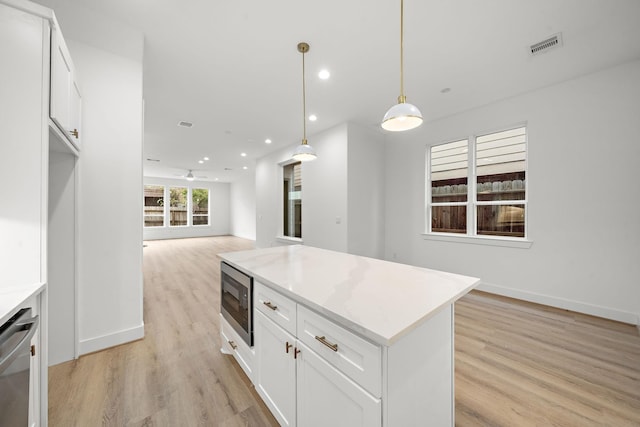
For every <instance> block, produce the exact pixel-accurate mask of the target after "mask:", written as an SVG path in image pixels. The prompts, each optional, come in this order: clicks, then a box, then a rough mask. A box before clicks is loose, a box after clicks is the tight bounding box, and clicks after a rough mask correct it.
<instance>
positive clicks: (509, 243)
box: [422, 233, 533, 249]
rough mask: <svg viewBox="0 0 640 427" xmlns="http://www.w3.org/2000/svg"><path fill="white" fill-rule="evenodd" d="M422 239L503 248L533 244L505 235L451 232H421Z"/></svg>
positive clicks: (531, 241) (530, 241) (524, 246)
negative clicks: (491, 235)
mask: <svg viewBox="0 0 640 427" xmlns="http://www.w3.org/2000/svg"><path fill="white" fill-rule="evenodd" d="M422 238H423V239H424V240H435V241H438V242H452V243H468V244H473V245H488V246H502V247H505V248H520V249H529V248H530V247H531V245H533V240H526V239H509V238H505V237H488V236H455V235H451V234H437V233H429V234H422Z"/></svg>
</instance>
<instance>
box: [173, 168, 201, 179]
mask: <svg viewBox="0 0 640 427" xmlns="http://www.w3.org/2000/svg"><path fill="white" fill-rule="evenodd" d="M176 176H179V177H181V178H184V179H186V180H187V181H193V180H195V179H196V178H198V179H207V178H208V177H207V176H204V175H194V174H193V169H189V170H188V172H187V173H186V174H183V175H176Z"/></svg>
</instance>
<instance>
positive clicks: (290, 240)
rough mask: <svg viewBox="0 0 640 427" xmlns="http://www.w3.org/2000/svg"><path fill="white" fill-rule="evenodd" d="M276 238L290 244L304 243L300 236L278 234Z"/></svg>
mask: <svg viewBox="0 0 640 427" xmlns="http://www.w3.org/2000/svg"><path fill="white" fill-rule="evenodd" d="M276 240H277V241H279V242H282V243H288V244H290V245H302V244H303V243H304V242H303V241H302V239H301V238H300V237H289V236H276Z"/></svg>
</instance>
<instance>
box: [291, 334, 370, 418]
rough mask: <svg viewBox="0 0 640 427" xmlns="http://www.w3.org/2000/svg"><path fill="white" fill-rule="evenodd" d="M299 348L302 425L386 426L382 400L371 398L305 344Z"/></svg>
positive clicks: (299, 407)
mask: <svg viewBox="0 0 640 427" xmlns="http://www.w3.org/2000/svg"><path fill="white" fill-rule="evenodd" d="M298 345H299V346H300V347H299V350H300V353H299V354H298V366H297V368H298V375H297V376H298V382H297V386H298V388H297V391H298V408H297V409H298V417H297V421H298V425H299V426H305V427H323V426H345V427H346V426H353V427H377V426H380V425H381V424H382V418H381V413H380V407H381V405H380V399H376V398H374V397H373V396H371V395H370V394H369V393H367V392H366V391H365V390H363V389H362V388H361V387H360V386H359V385H358V384H356V383H355V382H353V381H351V380H350V379H349V378H347V377H346V376H345V375H343V374H342V373H340V371H338V370H337V369H336V368H334V367H333V366H331V365H330V364H329V362H327V361H326V360H325V359H323V358H322V357H320V356H319V355H318V354H317V353H315V352H314V351H313V350H311V349H310V348H308V347H307V346H305V345H304V344H298ZM379 375H380V373H379V372H378V377H379Z"/></svg>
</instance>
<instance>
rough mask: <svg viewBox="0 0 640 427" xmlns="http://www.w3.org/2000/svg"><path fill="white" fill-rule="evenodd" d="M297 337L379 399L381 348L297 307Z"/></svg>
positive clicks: (380, 394)
mask: <svg viewBox="0 0 640 427" xmlns="http://www.w3.org/2000/svg"><path fill="white" fill-rule="evenodd" d="M297 337H298V339H299V340H300V341H302V342H303V343H305V344H306V345H307V346H308V347H310V348H311V349H312V350H314V351H315V352H316V353H318V354H319V355H320V356H322V357H323V358H324V359H325V360H327V361H328V362H329V363H330V364H332V365H333V366H335V367H336V368H337V369H338V370H340V371H341V372H343V373H344V374H345V375H346V376H348V377H349V378H351V379H352V380H354V381H355V382H356V383H358V384H359V385H360V386H361V387H363V388H364V389H365V390H367V391H368V392H369V393H371V394H373V395H374V396H375V397H381V396H382V384H381V383H382V349H381V348H380V347H379V346H377V345H375V344H372V343H370V342H369V341H366V340H364V339H362V338H360V337H359V336H357V335H355V334H354V333H352V332H350V331H348V330H346V329H345V328H343V327H342V326H339V325H337V324H335V323H333V322H332V321H330V320H328V319H326V318H325V317H323V316H320V315H318V314H316V313H314V312H313V311H311V310H309V309H307V308H305V307H303V306H301V305H298V328H297Z"/></svg>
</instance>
